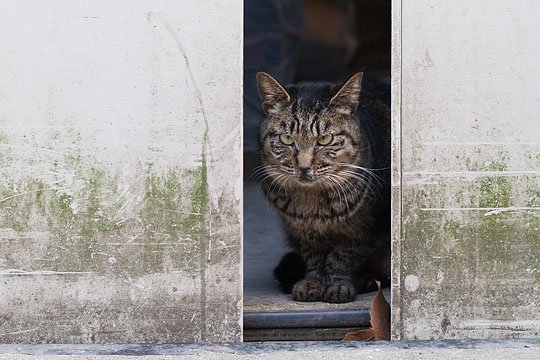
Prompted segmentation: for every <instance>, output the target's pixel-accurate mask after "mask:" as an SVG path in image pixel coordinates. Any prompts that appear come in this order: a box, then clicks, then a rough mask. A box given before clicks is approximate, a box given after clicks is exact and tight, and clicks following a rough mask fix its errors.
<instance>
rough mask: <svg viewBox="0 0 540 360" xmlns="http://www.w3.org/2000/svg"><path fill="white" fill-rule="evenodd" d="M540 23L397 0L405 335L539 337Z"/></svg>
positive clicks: (498, 6)
mask: <svg viewBox="0 0 540 360" xmlns="http://www.w3.org/2000/svg"><path fill="white" fill-rule="evenodd" d="M539 18H540V8H539V7H538V6H537V3H536V2H535V1H519V2H491V1H467V0H455V1H442V0H441V1H426V0H415V1H403V2H401V1H394V25H395V30H396V31H395V34H397V35H396V38H395V40H397V41H396V44H397V46H396V48H395V49H394V60H395V62H394V71H395V74H396V71H397V72H398V73H399V74H400V75H401V77H400V78H397V79H394V85H399V87H395V88H394V95H395V96H394V101H395V102H394V105H398V107H399V105H400V106H401V108H400V110H401V112H400V114H401V118H399V115H396V116H395V118H394V120H395V122H394V123H395V125H396V126H395V129H394V131H399V133H398V134H399V135H400V137H399V139H400V140H396V141H395V143H394V150H395V162H394V165H395V167H394V170H395V177H394V179H395V184H397V185H401V187H400V190H397V188H398V187H399V186H398V187H396V190H395V192H394V195H396V199H397V198H398V197H401V198H400V200H401V206H399V204H397V203H395V204H396V206H395V208H394V210H395V211H394V214H395V217H394V220H395V227H394V229H395V230H396V229H397V230H399V232H398V233H396V235H395V236H396V238H395V239H394V240H395V241H394V248H393V250H394V285H395V288H394V291H393V306H394V313H393V324H394V328H393V336H394V338H396V339H433V338H434V339H444V338H446V339H457V338H486V337H487V338H510V337H512V338H514V337H537V336H539V335H540V313H539V311H538V308H539V305H540V304H539V302H538V299H540V286H539V285H540V237H539V236H538V234H539V233H540V176H539V175H540V142H539V141H540V123H539V122H538V114H539V113H540V102H539V101H538V99H539V97H540V91H539V87H538V79H539V78H540V68H539V67H538V57H539V56H540V46H539V42H538V39H537V34H538V33H539V32H540V23H539V22H538V19H539ZM398 107H395V108H394V109H397V108H398ZM394 134H395V135H396V132H395V133H394ZM396 201H397V200H396ZM398 237H399V238H398Z"/></svg>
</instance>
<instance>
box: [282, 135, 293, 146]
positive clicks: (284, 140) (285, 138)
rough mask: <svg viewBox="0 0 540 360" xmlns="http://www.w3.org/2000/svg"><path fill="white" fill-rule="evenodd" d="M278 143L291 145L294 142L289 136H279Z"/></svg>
mask: <svg viewBox="0 0 540 360" xmlns="http://www.w3.org/2000/svg"><path fill="white" fill-rule="evenodd" d="M279 141H281V142H282V143H284V144H285V145H292V143H293V142H294V139H293V137H292V136H291V135H289V134H281V135H279Z"/></svg>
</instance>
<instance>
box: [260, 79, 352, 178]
mask: <svg viewBox="0 0 540 360" xmlns="http://www.w3.org/2000/svg"><path fill="white" fill-rule="evenodd" d="M257 81H258V84H259V92H260V94H261V98H262V100H263V108H264V110H265V113H266V117H265V119H264V121H263V122H262V124H261V128H260V134H259V135H260V144H261V151H262V158H263V164H264V166H266V173H267V174H268V175H269V176H270V177H271V178H273V179H274V180H275V181H276V182H280V183H287V186H290V185H291V184H295V185H300V186H321V185H322V186H325V187H333V185H332V184H337V183H339V184H342V183H344V181H343V179H347V178H349V177H350V174H349V172H350V171H351V168H350V166H346V165H344V164H356V163H358V157H359V156H360V155H359V143H360V142H361V134H360V129H359V122H358V118H357V115H356V110H357V107H358V101H359V100H358V99H359V94H360V88H361V83H362V73H358V74H356V75H354V76H353V77H352V78H351V79H349V81H347V83H345V85H343V86H342V87H341V88H337V87H336V86H333V85H332V84H327V83H313V84H300V85H297V86H290V87H288V88H287V89H286V88H284V87H283V86H281V85H280V84H279V83H278V82H277V81H276V80H275V79H274V78H272V77H271V76H270V75H268V74H266V73H259V74H257ZM290 181H292V183H291V182H290Z"/></svg>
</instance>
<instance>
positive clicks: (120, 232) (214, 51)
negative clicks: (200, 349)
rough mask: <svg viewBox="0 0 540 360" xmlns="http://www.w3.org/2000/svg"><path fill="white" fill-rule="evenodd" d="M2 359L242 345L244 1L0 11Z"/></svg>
mask: <svg viewBox="0 0 540 360" xmlns="http://www.w3.org/2000/svg"><path fill="white" fill-rule="evenodd" d="M0 39H1V40H0V53H1V54H2V55H1V56H0V79H2V85H1V86H0V178H1V182H0V281H1V283H2V285H1V287H0V342H3V343H7V342H24V343H27V342H31V343H32V342H65V343H90V342H97V343H109V342H181V341H238V340H240V339H241V329H240V320H241V319H240V318H241V316H240V314H241V305H242V303H241V216H240V210H241V191H242V190H241V185H242V184H241V176H240V173H241V170H240V169H241V167H240V166H241V157H240V156H241V80H242V78H241V76H242V72H241V70H242V46H241V45H242V2H241V1H233V0H230V1H222V0H210V1H195V0H184V1H172V0H170V1H167V0H159V1H157V0H156V1H143V0H136V1H110V0H98V1H82V0H76V1H73V0H51V1H46V2H43V1H30V0H25V1H4V2H3V3H2V11H1V12H0Z"/></svg>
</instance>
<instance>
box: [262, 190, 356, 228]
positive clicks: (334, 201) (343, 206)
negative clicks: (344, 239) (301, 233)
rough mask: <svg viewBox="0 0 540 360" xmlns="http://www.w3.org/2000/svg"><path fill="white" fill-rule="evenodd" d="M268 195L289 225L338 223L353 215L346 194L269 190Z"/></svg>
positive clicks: (303, 226)
mask: <svg viewBox="0 0 540 360" xmlns="http://www.w3.org/2000/svg"><path fill="white" fill-rule="evenodd" d="M266 193H267V197H268V199H269V200H270V202H271V203H272V204H273V205H274V207H275V208H276V210H277V211H278V213H279V214H280V216H281V217H282V218H283V219H284V220H285V222H286V223H287V224H288V225H289V226H293V227H298V228H299V229H302V228H304V229H305V228H306V227H309V226H323V227H329V226H332V225H338V226H339V224H340V223H342V222H344V221H346V219H347V218H348V217H349V216H351V215H352V211H353V210H354V209H352V208H351V207H352V204H351V203H350V202H345V201H343V198H344V196H343V195H341V196H337V195H336V194H332V193H328V192H324V191H310V189H307V190H298V189H296V190H291V191H280V192H269V191H268V189H266Z"/></svg>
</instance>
